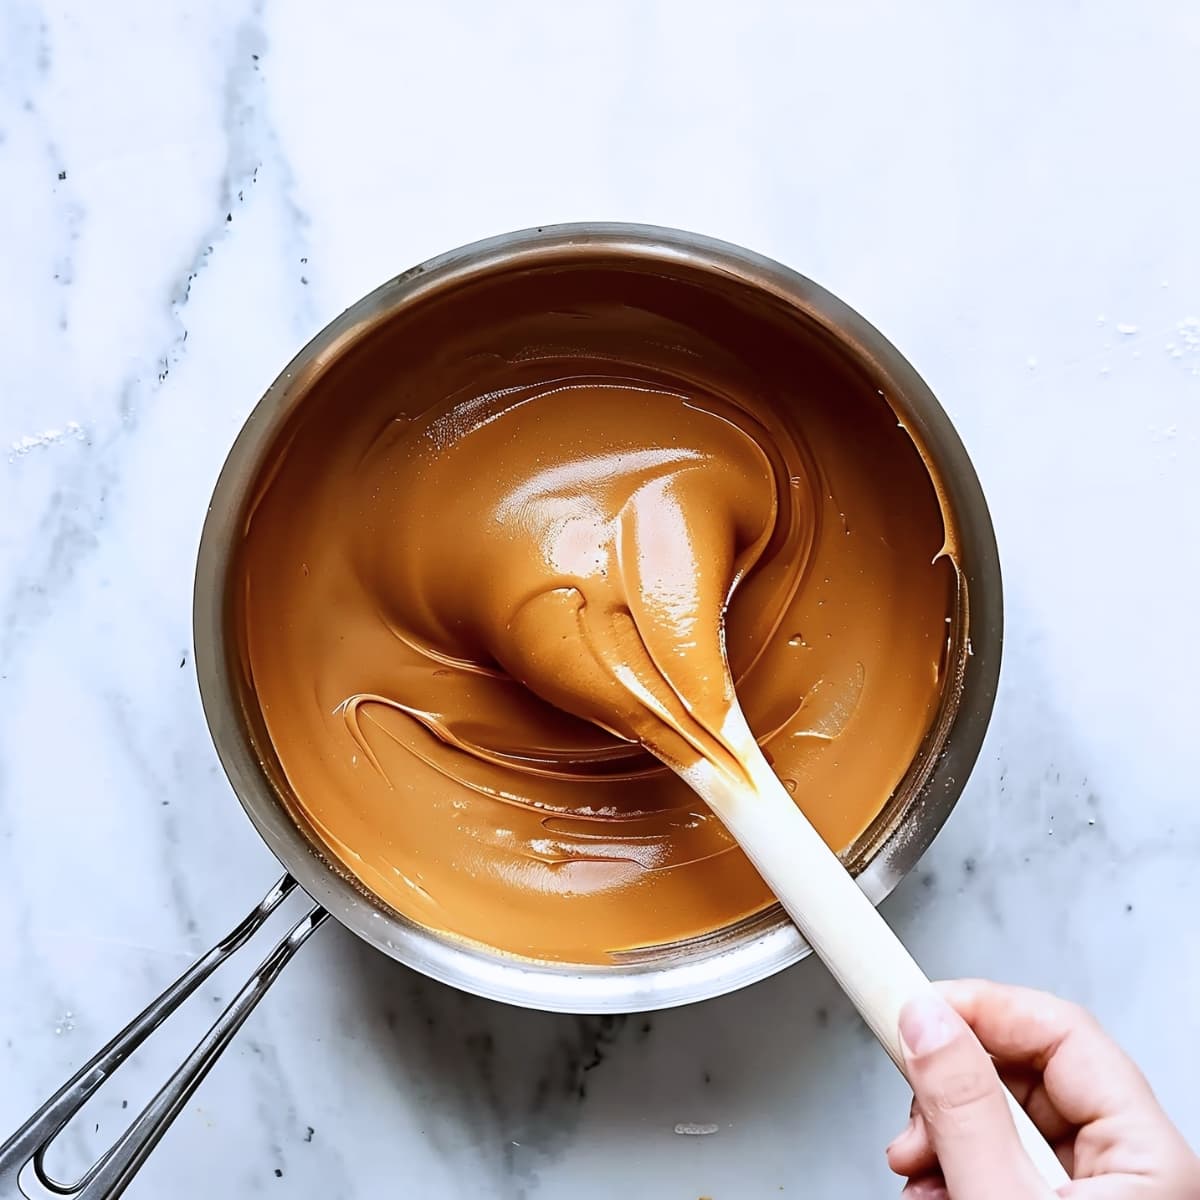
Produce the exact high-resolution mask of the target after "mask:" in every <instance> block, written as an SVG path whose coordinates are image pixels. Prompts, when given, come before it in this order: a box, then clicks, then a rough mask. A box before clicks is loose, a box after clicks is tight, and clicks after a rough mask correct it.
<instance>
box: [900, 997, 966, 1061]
mask: <svg viewBox="0 0 1200 1200" xmlns="http://www.w3.org/2000/svg"><path fill="white" fill-rule="evenodd" d="M960 1019H961V1018H959V1016H958V1015H957V1014H956V1013H955V1011H954V1010H953V1009H952V1008H951V1007H950V1005H948V1004H947V1003H946V1002H945V1000H943V999H942V998H941V996H918V997H917V998H916V999H915V1000H910V1001H909V1002H908V1003H907V1004H906V1005H905V1006H904V1008H903V1009H901V1011H900V1037H901V1039H902V1040H903V1042H904V1045H905V1047H906V1048H907V1050H908V1052H909V1053H910V1054H917V1055H919V1054H932V1053H933V1052H934V1051H935V1050H940V1049H941V1048H942V1047H943V1046H945V1045H946V1044H947V1043H948V1042H949V1041H950V1040H951V1038H953V1037H954V1035H955V1033H957V1032H958V1027H959V1021H960Z"/></svg>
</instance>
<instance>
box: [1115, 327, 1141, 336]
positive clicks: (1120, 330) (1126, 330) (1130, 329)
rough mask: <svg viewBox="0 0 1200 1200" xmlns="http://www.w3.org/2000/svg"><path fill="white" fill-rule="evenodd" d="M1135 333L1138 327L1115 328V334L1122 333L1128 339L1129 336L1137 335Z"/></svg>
mask: <svg viewBox="0 0 1200 1200" xmlns="http://www.w3.org/2000/svg"><path fill="white" fill-rule="evenodd" d="M1137 331H1138V327H1137V326H1136V325H1118V326H1117V332H1118V333H1123V334H1124V335H1125V336H1126V337H1129V336H1130V334H1134V333H1137Z"/></svg>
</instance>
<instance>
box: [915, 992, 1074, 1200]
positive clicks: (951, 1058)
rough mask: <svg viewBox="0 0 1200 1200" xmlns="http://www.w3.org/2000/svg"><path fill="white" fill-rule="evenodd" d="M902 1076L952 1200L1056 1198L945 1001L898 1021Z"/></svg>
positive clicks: (991, 1073) (921, 1002) (981, 1053)
mask: <svg viewBox="0 0 1200 1200" xmlns="http://www.w3.org/2000/svg"><path fill="white" fill-rule="evenodd" d="M900 1041H901V1045H902V1048H903V1051H904V1073H905V1074H906V1075H907V1076H908V1081H909V1083H910V1084H911V1085H912V1090H913V1095H914V1096H915V1097H916V1102H917V1107H918V1108H919V1109H920V1112H921V1116H922V1117H923V1118H924V1120H925V1126H926V1128H927V1130H928V1131H929V1137H930V1140H931V1141H932V1142H933V1148H934V1150H935V1151H936V1152H937V1156H938V1161H939V1163H940V1164H941V1167H942V1174H943V1175H944V1176H945V1178H946V1188H947V1190H948V1191H949V1193H950V1195H951V1196H953V1197H954V1200H1026V1198H1027V1197H1028V1198H1031V1200H1032V1198H1034V1197H1047V1196H1049V1195H1051V1193H1050V1192H1049V1191H1048V1190H1047V1189H1046V1187H1045V1186H1044V1185H1043V1184H1042V1182H1041V1180H1040V1179H1039V1177H1038V1175H1037V1172H1036V1170H1035V1169H1034V1166H1033V1163H1032V1162H1031V1161H1030V1160H1029V1156H1028V1155H1027V1154H1026V1153H1025V1151H1024V1150H1023V1149H1022V1148H1021V1143H1020V1141H1019V1139H1018V1138H1017V1131H1016V1127H1015V1126H1014V1125H1013V1121H1012V1117H1011V1116H1010V1115H1009V1112H1008V1101H1007V1100H1006V1099H1005V1096H1004V1091H1003V1088H1002V1086H1001V1083H1000V1077H999V1076H998V1075H997V1074H996V1068H995V1067H994V1066H993V1065H992V1060H991V1059H990V1058H989V1057H988V1054H987V1051H986V1050H984V1048H983V1047H982V1046H981V1045H980V1044H979V1040H978V1039H977V1038H976V1037H975V1035H974V1034H973V1033H972V1032H971V1030H970V1028H969V1027H968V1025H967V1023H966V1022H965V1021H964V1020H963V1019H962V1017H960V1016H959V1015H958V1013H956V1012H955V1011H954V1009H952V1008H951V1007H950V1005H948V1004H947V1003H946V1002H945V1000H943V999H942V998H941V997H940V996H938V995H935V994H932V995H928V996H920V997H918V998H917V999H915V1000H910V1001H909V1002H908V1003H907V1004H906V1005H905V1006H904V1008H903V1010H902V1011H901V1013H900Z"/></svg>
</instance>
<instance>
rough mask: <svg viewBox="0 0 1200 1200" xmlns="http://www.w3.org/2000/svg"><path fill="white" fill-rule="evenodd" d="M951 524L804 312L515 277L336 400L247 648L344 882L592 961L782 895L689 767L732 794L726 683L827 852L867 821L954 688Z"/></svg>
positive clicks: (301, 451) (252, 534)
mask: <svg viewBox="0 0 1200 1200" xmlns="http://www.w3.org/2000/svg"><path fill="white" fill-rule="evenodd" d="M947 535H948V530H947V528H946V524H945V521H944V518H943V512H942V509H941V506H940V505H939V501H938V495H937V491H936V488H935V486H934V482H933V480H932V478H931V476H930V472H929V470H928V469H927V467H926V464H925V462H924V460H923V458H922V456H921V453H920V451H919V449H918V447H917V446H916V445H915V444H914V442H913V441H912V439H911V438H910V437H909V435H908V433H907V431H906V430H905V429H904V428H903V427H902V425H901V424H900V423H899V422H898V421H897V418H896V416H895V413H894V412H893V410H892V409H891V408H890V407H889V405H888V403H887V398H886V397H885V396H883V395H882V394H881V393H879V392H878V391H877V390H876V389H875V388H874V387H873V386H872V385H871V383H870V382H869V381H868V380H867V378H866V377H865V376H863V375H861V374H859V373H858V371H857V369H856V368H855V367H854V366H853V365H852V364H851V363H849V362H848V361H846V360H845V359H843V358H842V357H841V356H840V355H839V353H838V352H837V350H836V349H835V348H834V347H833V346H831V345H830V344H829V343H827V342H826V341H824V340H823V339H822V338H821V337H820V336H818V334H817V333H816V332H815V331H813V330H810V329H809V328H808V327H807V326H805V325H803V324H802V323H801V321H800V319H799V318H798V317H796V316H795V315H793V314H789V313H788V312H787V311H786V310H783V309H782V307H776V306H772V305H771V304H770V302H768V301H765V300H763V299H760V298H756V297H753V296H751V295H749V294H748V293H746V292H744V291H742V290H740V289H739V288H738V287H737V286H736V285H734V284H732V283H730V284H722V285H720V286H717V285H715V284H712V283H710V284H708V286H705V287H700V286H697V285H696V283H695V282H693V281H691V280H689V279H686V278H666V277H663V276H661V275H658V274H654V273H652V272H651V271H650V270H648V269H645V268H639V267H637V266H635V265H631V264H629V263H622V262H619V261H615V260H614V261H609V262H600V263H592V264H589V265H587V266H577V267H574V268H572V269H562V268H558V269H541V270H527V271H524V272H520V273H512V274H509V275H502V276H499V277H496V278H492V279H491V280H488V281H481V282H476V283H473V284H471V285H464V286H461V287H460V288H459V289H458V290H457V291H456V292H454V293H452V294H451V295H449V296H446V297H442V298H439V299H437V300H430V301H427V302H425V303H423V304H417V305H414V306H412V308H411V309H409V310H407V311H403V312H401V313H400V314H397V315H396V316H395V317H393V318H392V319H391V320H390V321H389V322H388V323H386V324H385V325H383V326H382V327H380V328H379V329H377V330H376V331H375V332H374V333H373V334H371V335H370V336H369V337H368V338H367V339H366V340H365V342H364V343H363V344H362V345H360V346H358V347H357V348H356V349H355V350H354V351H353V352H351V353H350V354H349V355H347V356H346V358H345V359H344V360H342V361H339V362H337V363H335V364H334V365H333V366H331V367H330V368H329V369H328V370H327V371H326V372H325V374H324V375H322V376H321V377H320V378H319V379H318V380H317V381H316V383H315V384H314V386H313V387H312V389H311V391H310V392H309V394H308V395H307V396H306V397H305V399H304V400H303V402H302V403H301V405H300V407H299V409H298V412H297V415H296V417H295V419H294V420H293V422H292V424H291V425H290V426H289V428H288V429H286V430H285V432H284V434H283V435H282V436H281V438H280V439H279V442H278V444H277V445H276V447H275V448H274V450H273V453H272V456H271V458H270V461H269V462H268V464H267V465H266V467H265V468H264V470H263V473H262V477H261V479H260V482H259V486H258V489H257V491H256V493H255V495H254V497H253V500H252V503H251V504H250V505H249V506H248V509H247V514H246V523H245V535H244V541H243V545H242V546H241V548H240V554H239V559H238V563H239V565H238V570H239V571H240V572H241V574H242V576H243V583H244V586H243V587H242V588H241V589H240V594H241V602H240V606H239V611H238V614H237V621H238V629H239V633H240V644H241V647H242V652H243V660H244V664H245V668H246V671H247V675H248V679H249V682H250V686H251V688H252V690H253V693H254V695H255V697H256V698H257V703H258V706H259V708H260V710H261V715H262V718H263V723H264V725H265V730H266V735H267V737H268V738H269V742H270V747H269V749H270V751H272V752H273V754H274V756H275V758H276V759H277V761H278V765H279V767H280V768H281V771H282V774H283V776H284V778H285V780H286V790H287V792H288V796H287V799H288V802H289V804H290V805H291V806H292V808H293V810H294V812H295V815H296V817H297V819H298V820H299V821H300V822H301V824H302V825H303V826H304V827H306V828H307V829H309V830H310V831H311V832H312V834H313V836H314V838H315V839H316V840H317V841H318V842H319V843H320V845H322V846H323V847H324V849H325V850H326V852H327V853H328V854H329V855H330V856H331V857H332V858H333V859H335V860H336V861H337V862H339V863H340V864H341V865H342V867H343V868H344V869H345V870H347V871H348V872H350V873H352V874H353V875H354V876H356V877H357V878H358V880H359V881H360V882H361V883H362V884H363V885H364V886H365V887H366V888H367V889H369V890H370V891H371V892H372V893H374V894H375V895H376V896H377V897H379V898H380V899H381V900H382V901H384V902H385V903H386V904H388V905H390V906H391V907H392V908H394V909H396V910H397V911H399V912H400V913H402V914H404V915H406V916H408V917H409V918H411V919H413V920H415V921H418V922H420V923H421V924H424V925H427V926H430V927H432V928H434V929H437V930H441V931H443V932H445V933H446V934H449V935H452V936H457V937H461V938H465V939H470V940H473V941H477V942H481V943H484V944H486V945H487V946H490V947H493V948H497V949H500V950H503V951H507V952H512V953H516V954H520V955H526V956H530V957H534V958H540V959H551V960H567V961H573V962H578V963H603V962H606V961H610V960H611V958H612V956H614V955H619V954H621V953H622V952H626V951H632V950H637V949H640V948H643V947H646V946H652V945H657V944H661V943H670V942H674V941H679V940H682V939H687V938H693V937H697V936H702V935H705V934H708V933H711V932H713V931H715V930H719V929H722V928H726V927H728V926H730V925H731V924H733V923H735V922H737V921H738V920H740V919H742V918H745V917H747V916H750V915H752V914H754V913H756V912H759V911H761V910H762V909H763V908H764V907H765V906H767V905H768V904H770V903H771V896H770V893H769V892H768V890H767V888H766V885H765V884H764V883H763V882H762V880H761V879H760V878H759V877H758V875H757V874H756V872H755V871H754V869H753V867H752V866H751V865H750V864H749V862H748V861H747V860H746V858H745V856H744V855H743V854H742V853H741V851H740V850H739V848H738V847H737V846H736V845H735V844H734V843H733V842H732V840H731V839H730V837H729V835H728V834H727V833H726V831H725V830H724V828H723V827H722V826H721V824H720V822H719V821H718V820H717V819H716V818H715V817H714V816H713V815H712V814H711V813H709V811H708V810H707V809H706V808H705V806H704V804H703V803H702V802H701V801H700V800H699V799H698V798H697V797H696V796H694V795H693V794H692V792H691V791H690V790H689V788H688V787H687V785H686V784H685V783H684V782H683V781H682V780H681V779H680V778H678V777H676V775H674V774H673V773H672V771H671V770H669V769H668V767H673V768H675V769H676V770H686V768H687V767H688V766H689V764H691V763H694V762H695V761H697V760H698V759H704V760H707V761H708V762H710V763H713V764H715V765H717V766H719V767H722V768H723V769H726V770H728V771H734V772H736V770H737V769H738V764H737V761H736V755H735V754H734V752H733V748H732V747H731V746H730V745H729V744H728V742H727V740H726V735H725V732H724V730H725V729H726V723H727V718H728V716H729V713H730V710H731V706H733V705H734V702H735V694H736V700H737V702H740V705H741V709H742V710H743V711H744V712H745V714H746V718H747V720H748V722H749V726H750V728H751V729H752V730H753V733H754V736H755V737H756V739H757V740H758V742H759V744H760V745H761V746H762V747H763V749H764V752H765V754H766V755H767V758H768V761H769V762H770V763H771V764H772V766H773V768H774V770H775V771H776V773H777V774H778V775H779V776H780V778H781V779H783V781H784V783H785V786H786V787H787V788H788V790H789V791H790V792H792V793H793V795H794V796H795V799H796V801H797V803H798V804H799V805H800V806H801V808H802V809H803V810H804V812H805V813H806V815H807V816H808V817H809V818H810V820H812V821H813V823H814V824H815V825H816V827H817V829H818V830H819V831H820V833H821V834H822V836H823V837H824V838H825V840H826V841H827V842H828V843H829V844H830V845H831V846H832V847H833V848H834V849H836V850H844V849H846V848H847V847H849V846H851V844H852V843H853V842H854V841H855V839H856V838H858V837H859V836H860V835H862V834H863V832H864V830H866V829H867V828H868V826H869V825H870V824H871V822H872V821H873V820H874V819H875V818H876V816H877V814H878V813H879V812H880V810H881V809H882V807H883V806H884V804H885V803H886V801H887V800H888V798H889V797H890V796H891V794H892V792H893V790H894V789H895V788H896V786H897V784H898V783H899V781H900V780H901V779H902V778H903V777H904V775H905V774H906V772H907V771H908V769H909V767H910V765H911V764H912V762H913V759H914V756H915V755H916V754H917V751H918V748H919V747H920V745H921V742H922V739H923V738H924V737H925V736H926V734H927V732H928V730H929V729H930V726H931V724H932V722H933V720H934V717H935V715H936V713H937V711H938V708H939V705H940V703H941V699H942V695H943V692H944V690H945V688H946V687H947V686H949V683H948V680H947V674H948V672H947V669H946V658H947V653H948V645H949V640H948V634H949V630H950V624H949V623H950V622H951V621H952V620H953V617H954V613H955V598H956V595H957V586H958V584H957V578H956V574H955V567H954V563H953V559H952V556H951V555H949V554H947V553H946V552H945V551H946V547H947V542H948V536H947ZM664 764H666V765H664Z"/></svg>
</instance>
